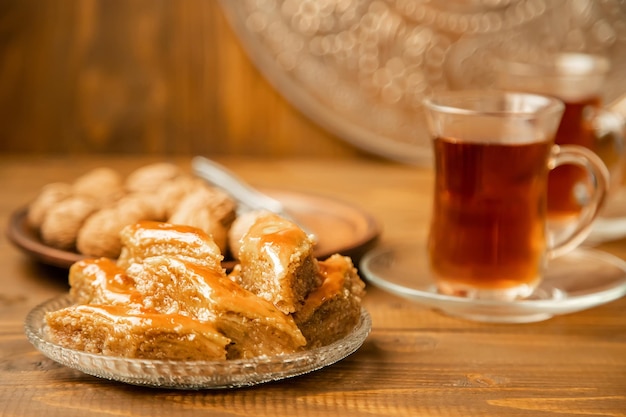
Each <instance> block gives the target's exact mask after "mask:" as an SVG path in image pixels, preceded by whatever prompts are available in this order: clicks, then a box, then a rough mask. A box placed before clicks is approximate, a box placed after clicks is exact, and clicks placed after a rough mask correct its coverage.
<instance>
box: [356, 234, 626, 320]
mask: <svg viewBox="0 0 626 417" xmlns="http://www.w3.org/2000/svg"><path fill="white" fill-rule="evenodd" d="M361 272H362V273H363V276H364V277H365V278H366V279H367V280H368V282H370V283H372V284H373V285H375V286H378V287H380V288H382V289H384V290H386V291H388V292H390V293H393V294H396V295H398V296H401V297H404V298H407V299H409V300H412V301H415V302H418V303H421V304H424V305H427V306H429V307H431V308H434V309H436V310H438V311H441V312H443V313H445V314H447V315H450V316H455V317H460V318H464V319H468V320H474V321H482V322H493V323H528V322H537V321H542V320H547V319H549V318H551V317H553V316H555V315H560V314H569V313H574V312H577V311H581V310H585V309H588V308H591V307H595V306H598V305H601V304H605V303H608V302H610V301H613V300H616V299H618V298H620V297H622V296H624V295H625V294H626V262H625V261H624V260H622V259H620V258H618V257H616V256H613V255H610V254H608V253H605V252H602V251H599V250H595V249H587V248H578V249H576V250H574V251H572V252H570V253H568V254H566V255H563V256H561V257H558V258H556V259H554V260H552V261H550V262H549V264H548V268H547V271H546V274H545V277H544V279H543V281H542V282H541V284H540V285H539V287H538V288H537V289H536V290H535V292H534V293H533V294H532V295H531V296H530V297H529V298H526V299H522V300H516V301H496V300H473V299H469V298H464V297H457V296H451V295H444V294H440V293H439V292H438V291H437V288H436V287H435V283H434V280H433V278H432V277H431V276H430V272H429V268H428V260H427V256H426V247H425V244H423V243H413V244H406V245H403V246H402V245H398V246H396V247H380V248H378V249H374V250H372V251H370V252H369V253H367V254H366V255H365V256H364V257H363V259H362V260H361Z"/></svg>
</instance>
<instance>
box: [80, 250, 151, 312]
mask: <svg viewBox="0 0 626 417" xmlns="http://www.w3.org/2000/svg"><path fill="white" fill-rule="evenodd" d="M69 283H70V296H71V297H72V299H73V300H74V302H76V303H77V304H106V305H120V304H127V305H130V304H135V305H136V304H142V298H143V297H142V296H141V294H140V293H139V292H138V291H137V290H136V288H135V282H134V281H133V280H132V279H131V278H130V277H129V276H128V275H127V274H126V271H125V270H124V269H122V268H120V267H119V266H118V265H117V264H116V263H115V261H113V260H111V259H109V258H99V259H85V260H82V261H78V262H75V263H74V264H72V266H71V267H70V272H69Z"/></svg>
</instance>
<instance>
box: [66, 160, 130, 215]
mask: <svg viewBox="0 0 626 417" xmlns="http://www.w3.org/2000/svg"><path fill="white" fill-rule="evenodd" d="M72 192H73V193H74V195H80V196H85V197H90V198H93V199H94V200H96V201H97V202H98V203H99V204H100V205H101V206H103V205H105V204H107V203H109V202H111V201H114V200H116V199H118V198H120V197H121V196H122V194H123V193H124V180H123V178H122V175H121V174H120V173H119V172H117V171H115V170H114V169H112V168H106V167H102V168H95V169H92V170H91V171H89V172H87V173H86V174H84V175H82V176H80V177H78V178H77V179H76V181H74V183H73V184H72Z"/></svg>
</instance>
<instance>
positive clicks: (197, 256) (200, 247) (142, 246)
mask: <svg viewBox="0 0 626 417" xmlns="http://www.w3.org/2000/svg"><path fill="white" fill-rule="evenodd" d="M120 238H121V242H122V250H121V254H120V257H119V259H118V261H117V263H118V265H119V266H120V267H122V268H128V267H129V266H130V265H132V264H133V263H141V262H143V260H144V259H146V258H149V257H152V256H166V257H171V258H176V259H181V260H185V261H189V262H192V263H196V264H199V265H204V266H206V267H208V268H210V269H213V270H216V271H218V270H222V260H223V259H224V257H223V256H222V253H221V252H220V249H219V247H218V246H217V245H216V244H215V241H214V240H213V239H212V238H211V237H210V236H209V235H208V234H206V233H205V232H203V231H202V230H200V229H198V228H195V227H191V226H182V225H173V224H169V223H161V222H153V221H140V222H138V223H135V224H132V225H129V226H126V227H125V228H124V229H123V230H122V232H121V233H120Z"/></svg>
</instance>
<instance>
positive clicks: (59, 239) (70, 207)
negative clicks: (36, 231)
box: [40, 196, 98, 250]
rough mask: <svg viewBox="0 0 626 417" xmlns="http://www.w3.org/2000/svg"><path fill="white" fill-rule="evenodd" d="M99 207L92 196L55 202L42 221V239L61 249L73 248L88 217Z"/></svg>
mask: <svg viewBox="0 0 626 417" xmlns="http://www.w3.org/2000/svg"><path fill="white" fill-rule="evenodd" d="M97 209H98V206H97V204H96V203H95V202H94V200H92V199H90V198H85V197H81V196H71V197H68V198H66V199H64V200H62V201H59V202H58V203H56V204H54V205H53V206H52V207H50V208H49V209H48V211H47V212H46V214H45V216H44V219H43V222H42V223H41V228H40V234H41V240H42V241H43V242H44V243H45V244H47V245H50V246H53V247H55V248H59V249H65V250H72V249H74V247H75V246H76V238H77V236H78V232H79V230H80V229H81V227H82V226H83V224H84V223H85V221H86V219H87V218H88V217H89V216H90V215H91V214H92V213H94V212H95V211H96V210H97Z"/></svg>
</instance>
